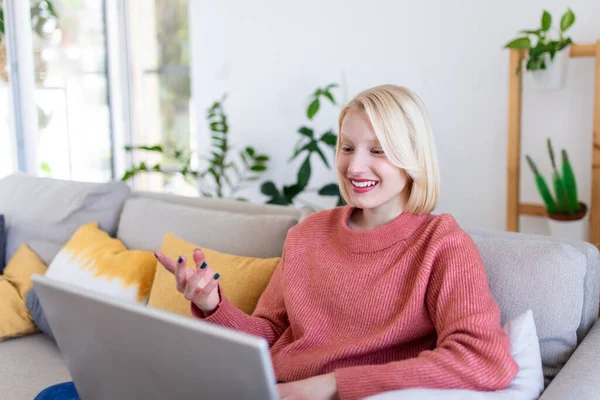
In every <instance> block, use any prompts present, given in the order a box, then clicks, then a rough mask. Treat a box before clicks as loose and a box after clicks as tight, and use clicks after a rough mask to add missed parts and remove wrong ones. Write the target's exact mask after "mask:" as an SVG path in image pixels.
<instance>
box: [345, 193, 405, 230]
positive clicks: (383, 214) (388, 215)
mask: <svg viewBox="0 0 600 400" xmlns="http://www.w3.org/2000/svg"><path fill="white" fill-rule="evenodd" d="M405 192H406V191H404V192H403V193H401V197H402V198H401V199H398V198H397V197H396V198H392V199H390V200H389V201H388V202H387V203H385V204H382V205H380V206H378V207H375V208H356V209H355V210H354V212H353V213H352V215H351V216H350V221H349V224H350V227H351V228H352V229H355V230H361V231H367V230H372V229H376V228H379V227H380V226H383V225H385V224H387V223H389V222H391V221H393V220H394V219H396V218H397V217H398V216H399V215H400V214H402V212H403V211H404V208H405V206H406V203H407V202H408V196H407V193H405Z"/></svg>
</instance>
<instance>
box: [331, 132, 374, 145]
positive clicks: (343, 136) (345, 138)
mask: <svg viewBox="0 0 600 400" xmlns="http://www.w3.org/2000/svg"><path fill="white" fill-rule="evenodd" d="M341 136H342V139H343V140H346V141H348V142H350V143H354V142H352V140H350V138H349V137H348V136H346V135H344V134H343V133H342V135H341ZM369 143H373V144H376V145H378V146H381V143H379V139H377V138H375V139H371V140H369Z"/></svg>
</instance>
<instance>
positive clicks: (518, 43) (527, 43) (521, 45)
mask: <svg viewBox="0 0 600 400" xmlns="http://www.w3.org/2000/svg"><path fill="white" fill-rule="evenodd" d="M530 47H531V40H529V38H528V37H520V38H517V39H514V40H513V41H510V42H508V43H507V44H506V45H504V48H505V49H517V50H524V49H528V48H530Z"/></svg>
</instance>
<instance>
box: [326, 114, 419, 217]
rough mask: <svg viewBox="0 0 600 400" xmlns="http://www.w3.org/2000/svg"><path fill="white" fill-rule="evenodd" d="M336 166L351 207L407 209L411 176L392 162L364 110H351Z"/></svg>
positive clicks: (343, 129) (343, 123) (385, 209)
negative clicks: (406, 203)
mask: <svg viewBox="0 0 600 400" xmlns="http://www.w3.org/2000/svg"><path fill="white" fill-rule="evenodd" d="M336 166H337V169H338V172H339V174H340V177H341V179H342V182H340V184H342V185H345V187H346V189H347V192H348V196H349V199H348V200H349V203H350V205H352V206H354V207H357V208H362V209H371V210H373V211H378V212H380V211H384V212H390V213H394V212H396V213H399V212H402V210H403V209H404V206H405V202H406V200H405V198H407V196H405V193H403V191H404V190H405V189H408V187H407V183H408V181H409V179H408V175H407V174H406V172H405V171H404V170H403V169H400V168H398V167H396V166H395V165H394V164H392V163H391V162H390V160H388V158H387V157H386V155H385V153H384V152H383V148H382V147H381V144H380V143H379V141H378V140H377V136H376V135H375V131H374V130H373V126H372V125H371V122H370V121H369V118H368V116H367V114H366V113H365V112H364V110H362V109H359V108H357V107H352V108H350V109H349V110H348V112H347V113H346V116H345V117H344V119H343V120H342V126H341V148H340V152H339V155H338V158H337V161H336ZM399 207H400V208H399ZM398 208H399V212H398Z"/></svg>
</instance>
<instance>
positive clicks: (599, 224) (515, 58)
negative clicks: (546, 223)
mask: <svg viewBox="0 0 600 400" xmlns="http://www.w3.org/2000/svg"><path fill="white" fill-rule="evenodd" d="M526 54H527V53H526V51H525V50H515V49H510V62H509V67H508V73H509V87H508V165H507V169H508V171H507V172H508V176H507V193H506V196H507V199H506V230H507V231H512V232H518V231H519V215H532V216H538V217H544V216H546V215H547V213H546V208H545V207H544V205H539V204H528V203H521V202H520V196H519V194H520V193H519V181H520V176H521V158H522V156H521V111H522V92H523V86H522V78H521V76H522V74H516V73H515V71H516V70H517V67H518V66H519V64H520V63H522V62H523V60H524V59H525V56H526ZM570 57H572V58H573V57H595V58H596V68H595V76H594V120H593V128H592V129H593V132H592V134H593V143H594V145H593V149H592V182H591V184H592V187H591V194H592V199H591V204H590V205H589V213H590V215H589V218H590V224H589V226H590V231H589V234H590V237H589V242H590V243H593V244H595V245H596V246H599V245H600V39H599V40H597V41H596V43H590V44H574V45H571V51H570ZM524 72H525V68H523V71H522V73H524Z"/></svg>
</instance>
